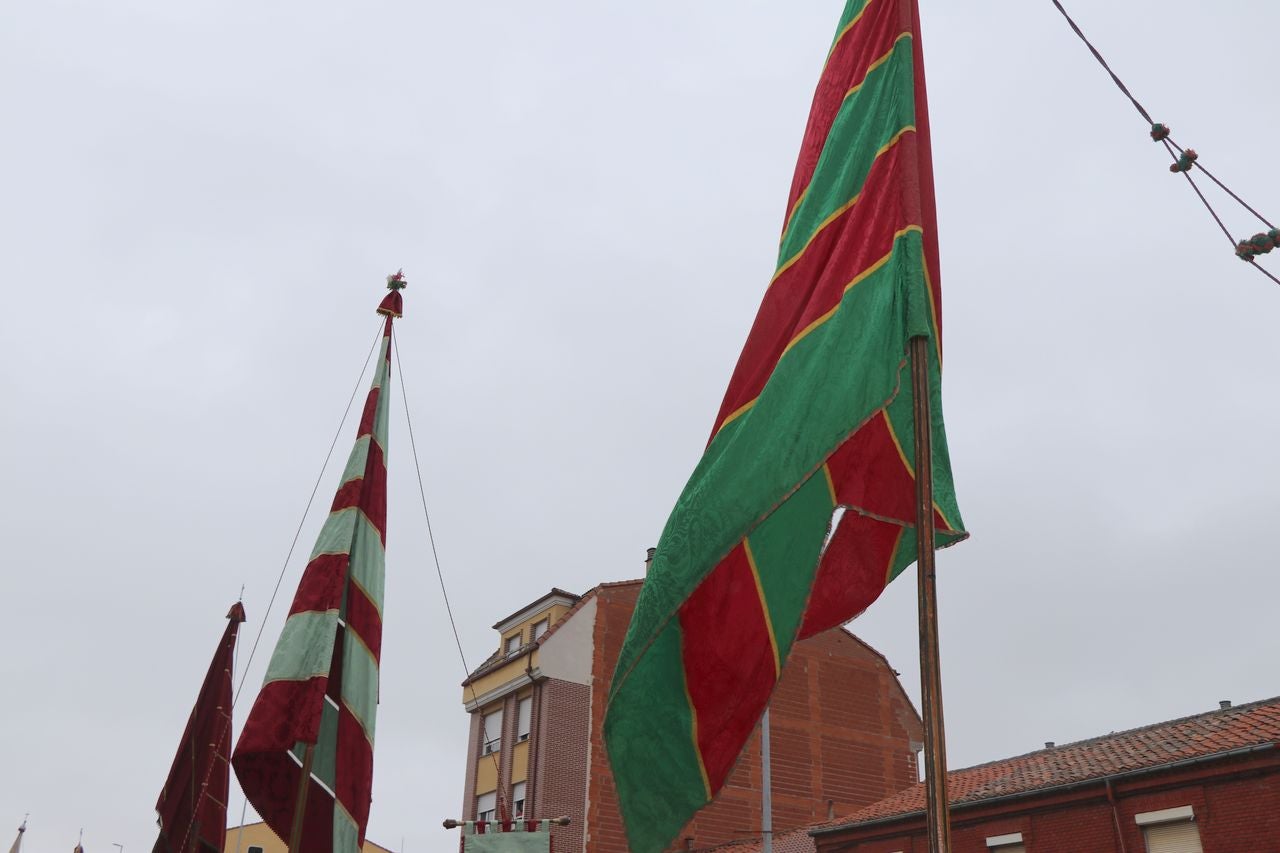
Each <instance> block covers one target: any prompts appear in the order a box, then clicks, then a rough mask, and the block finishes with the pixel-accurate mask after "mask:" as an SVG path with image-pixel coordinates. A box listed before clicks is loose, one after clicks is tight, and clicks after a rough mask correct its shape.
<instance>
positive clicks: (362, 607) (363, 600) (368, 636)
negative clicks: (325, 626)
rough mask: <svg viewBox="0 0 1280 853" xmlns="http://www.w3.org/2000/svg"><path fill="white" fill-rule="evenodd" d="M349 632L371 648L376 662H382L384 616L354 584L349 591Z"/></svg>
mask: <svg viewBox="0 0 1280 853" xmlns="http://www.w3.org/2000/svg"><path fill="white" fill-rule="evenodd" d="M347 630H348V631H352V632H354V633H355V635H356V636H357V637H358V638H359V640H360V642H362V643H364V644H365V645H366V646H368V647H369V651H370V652H371V653H372V654H373V659H374V660H375V661H381V660H382V616H381V615H380V614H379V613H378V608H377V607H375V606H374V604H373V602H372V601H370V600H369V597H368V595H367V594H366V593H365V591H364V590H363V589H361V588H360V587H359V586H357V585H356V584H354V583H353V584H351V585H350V586H349V587H348V589H347Z"/></svg>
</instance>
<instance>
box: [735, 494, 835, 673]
mask: <svg viewBox="0 0 1280 853" xmlns="http://www.w3.org/2000/svg"><path fill="white" fill-rule="evenodd" d="M834 510H835V504H834V503H832V501H831V489H830V487H828V486H827V478H826V475H824V474H823V473H822V472H821V471H819V472H818V473H816V474H814V475H813V476H812V477H810V478H809V481H808V482H807V483H805V484H804V485H803V486H801V487H800V490H799V491H797V492H796V493H795V494H794V495H792V496H791V499H790V500H788V501H787V502H786V503H785V504H783V505H782V506H780V507H779V508H778V510H777V512H775V513H774V514H773V515H771V516H769V517H768V518H767V519H765V521H764V523H763V524H761V525H760V526H759V527H757V528H756V529H755V530H754V531H752V533H751V536H750V537H749V538H748V539H747V541H748V542H750V543H751V554H752V556H753V557H755V561H756V568H757V569H758V570H759V573H760V586H761V588H762V589H763V590H764V597H765V600H766V601H767V602H768V604H769V618H770V620H771V621H772V622H773V633H774V638H775V639H776V641H777V643H778V655H779V657H780V659H781V661H782V662H784V663H785V662H786V660H787V653H788V652H789V651H790V650H791V644H792V642H793V641H794V639H795V636H796V633H797V632H798V631H799V630H800V621H801V619H802V618H803V617H804V610H805V605H806V604H808V602H809V591H810V589H811V588H812V587H813V578H814V575H815V574H816V573H817V570H818V556H819V554H820V552H821V551H822V541H823V539H824V538H825V533H826V530H827V528H828V527H829V526H830V524H831V514H832V512H833V511H834Z"/></svg>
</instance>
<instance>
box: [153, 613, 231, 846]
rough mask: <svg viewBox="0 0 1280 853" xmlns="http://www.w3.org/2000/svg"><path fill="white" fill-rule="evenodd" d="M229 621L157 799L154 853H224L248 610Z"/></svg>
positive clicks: (229, 614) (229, 617) (229, 618)
mask: <svg viewBox="0 0 1280 853" xmlns="http://www.w3.org/2000/svg"><path fill="white" fill-rule="evenodd" d="M227 619H228V620H230V621H229V622H228V624H227V629H226V631H224V632H223V634H222V640H221V641H220V642H219V643H218V648H217V650H216V651H215V652H214V654H213V661H212V662H211V663H210V664H209V672H208V673H207V674H206V675H205V677H204V684H203V685H201V687H200V695H199V696H198V697H196V705H195V707H194V708H192V709H191V717H190V718H189V719H188V720H187V729H186V731H184V732H183V733H182V741H181V742H180V743H179V744H178V754H177V755H176V756H174V759H173V766H172V767H171V768H169V778H168V779H167V780H165V783H164V788H163V789H161V791H160V798H159V799H158V800H156V814H157V815H158V818H159V823H160V837H159V838H157V839H156V843H155V846H154V847H153V848H152V853H222V848H223V844H224V842H225V841H226V835H227V791H228V787H229V785H230V782H231V776H230V773H229V765H228V763H227V756H228V755H229V754H230V752H231V669H232V663H233V655H234V654H235V649H236V634H237V633H238V631H239V630H240V623H241V622H243V621H244V606H243V605H241V604H240V602H238V601H237V602H236V603H235V604H233V605H232V606H231V611H230V612H229V613H228V614H227Z"/></svg>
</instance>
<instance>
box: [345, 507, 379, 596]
mask: <svg viewBox="0 0 1280 853" xmlns="http://www.w3.org/2000/svg"><path fill="white" fill-rule="evenodd" d="M348 572H349V577H350V578H351V580H353V581H355V582H356V583H357V584H359V586H360V588H361V589H363V590H364V591H365V593H366V594H367V595H368V596H369V598H370V600H372V601H373V604H374V606H375V607H377V608H378V615H379V616H381V615H382V596H383V594H384V593H385V592H386V585H387V581H386V577H387V554H386V551H384V550H383V548H382V537H381V536H379V535H378V531H377V530H376V529H375V528H374V526H373V524H372V523H371V522H370V521H369V519H368V517H366V516H365V515H364V514H363V513H357V519H356V524H355V531H354V533H353V534H352V538H351V560H350V567H349V568H348Z"/></svg>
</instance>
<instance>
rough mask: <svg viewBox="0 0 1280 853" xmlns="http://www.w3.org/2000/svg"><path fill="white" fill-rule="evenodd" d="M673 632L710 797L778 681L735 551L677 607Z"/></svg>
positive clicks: (751, 583)
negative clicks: (676, 631) (676, 633)
mask: <svg viewBox="0 0 1280 853" xmlns="http://www.w3.org/2000/svg"><path fill="white" fill-rule="evenodd" d="M726 626H732V630H727V629H726ZM680 630H681V633H682V634H683V647H682V648H683V651H682V653H683V657H684V670H685V681H686V684H687V686H688V690H689V699H690V701H691V702H692V704H693V711H694V713H695V714H696V716H697V747H698V751H699V752H700V753H701V755H702V761H703V766H704V767H705V768H706V771H707V781H708V782H709V783H710V785H711V790H712V791H713V792H714V791H718V790H720V788H721V787H722V786H723V785H724V782H725V780H726V779H727V778H728V776H729V771H730V770H732V769H733V764H734V762H735V761H737V758H738V753H739V751H740V750H741V749H742V744H743V743H745V742H746V740H747V738H748V737H750V735H751V731H752V730H753V729H754V728H755V725H756V722H757V721H758V719H759V717H760V712H761V709H763V708H764V706H765V703H766V702H767V701H768V699H769V694H770V693H772V692H773V685H774V682H775V680H776V678H777V672H776V669H775V665H774V652H773V642H772V640H771V639H770V636H769V628H768V625H767V623H766V622H765V615H764V611H763V610H762V605H761V602H760V593H759V591H758V589H757V587H756V579H755V575H754V573H753V572H752V571H751V565H750V563H748V561H747V555H746V551H745V550H744V548H743V547H742V545H741V544H739V545H738V547H736V548H734V549H733V551H731V552H730V553H729V555H728V556H727V557H725V558H724V560H723V561H722V562H721V563H720V565H718V566H716V567H715V569H714V570H713V571H712V572H711V574H710V575H708V576H707V578H706V579H705V580H703V581H702V583H701V584H700V585H699V586H698V588H697V589H696V590H694V592H693V594H692V595H691V596H689V598H688V600H686V601H685V603H684V604H682V605H681V606H680Z"/></svg>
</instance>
